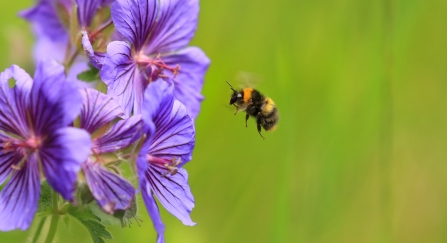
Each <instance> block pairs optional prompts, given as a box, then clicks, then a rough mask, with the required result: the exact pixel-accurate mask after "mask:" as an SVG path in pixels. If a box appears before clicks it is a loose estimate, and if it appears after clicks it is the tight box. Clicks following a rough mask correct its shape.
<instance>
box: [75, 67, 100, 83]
mask: <svg viewBox="0 0 447 243" xmlns="http://www.w3.org/2000/svg"><path fill="white" fill-rule="evenodd" d="M89 66H90V69H89V70H87V71H84V72H82V73H80V74H78V79H79V80H82V81H85V82H93V81H97V80H99V79H100V78H99V70H98V69H96V68H95V67H93V66H91V65H89Z"/></svg>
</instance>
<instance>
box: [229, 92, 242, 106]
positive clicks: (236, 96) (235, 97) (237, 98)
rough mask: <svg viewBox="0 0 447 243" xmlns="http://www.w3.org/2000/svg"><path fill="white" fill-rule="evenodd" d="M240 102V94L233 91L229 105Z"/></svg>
mask: <svg viewBox="0 0 447 243" xmlns="http://www.w3.org/2000/svg"><path fill="white" fill-rule="evenodd" d="M240 100H242V94H241V92H237V91H236V90H233V94H232V95H231V99H230V105H232V104H234V103H236V102H238V101H240Z"/></svg>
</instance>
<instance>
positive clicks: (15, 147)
mask: <svg viewBox="0 0 447 243" xmlns="http://www.w3.org/2000/svg"><path fill="white" fill-rule="evenodd" d="M41 144H42V140H41V139H40V138H37V137H34V136H32V137H30V138H28V139H26V140H20V139H15V138H11V139H9V140H7V141H6V142H4V143H3V144H2V147H3V152H4V153H9V152H15V151H17V152H18V153H21V154H22V155H23V157H24V158H25V159H24V160H22V161H20V162H19V163H18V164H13V165H11V167H12V168H13V169H15V170H20V169H22V167H23V166H24V161H27V158H28V155H29V154H31V153H33V152H35V151H36V150H37V149H39V147H40V145H41Z"/></svg>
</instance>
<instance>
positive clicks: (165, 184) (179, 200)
mask: <svg viewBox="0 0 447 243" xmlns="http://www.w3.org/2000/svg"><path fill="white" fill-rule="evenodd" d="M143 105H144V106H143V107H144V108H143V113H142V114H143V119H144V121H145V123H146V124H147V126H148V132H147V134H146V135H147V136H146V140H145V142H144V144H143V146H142V148H141V150H140V153H139V156H138V158H137V167H138V168H137V170H138V174H139V180H140V186H141V193H142V194H143V199H144V202H145V204H146V208H147V210H148V213H149V215H150V217H151V218H152V221H153V224H154V227H155V229H156V230H157V233H158V242H164V236H163V233H164V230H165V226H164V224H163V222H162V221H161V217H160V212H159V210H158V206H157V204H156V202H155V199H154V197H153V195H155V196H156V197H157V198H158V200H159V201H160V203H161V204H162V205H163V206H164V207H165V208H166V209H167V210H168V211H169V212H170V213H171V214H173V215H174V216H176V217H177V218H178V219H180V220H181V221H182V222H183V223H184V224H185V225H190V226H192V225H195V223H194V222H192V220H191V218H190V216H189V214H190V212H191V210H192V209H193V207H194V198H193V196H192V194H191V191H190V188H189V185H188V173H187V172H186V170H185V169H183V168H181V167H182V166H183V165H184V164H185V163H186V162H188V161H190V160H191V154H192V151H193V149H194V142H195V129H194V125H193V121H192V119H191V117H190V116H189V115H188V113H187V111H186V107H185V106H184V105H183V104H182V103H180V102H179V101H178V100H175V99H174V87H173V85H172V84H171V83H169V82H155V83H152V84H150V85H149V86H148V87H147V89H146V91H145V94H144V104H143Z"/></svg>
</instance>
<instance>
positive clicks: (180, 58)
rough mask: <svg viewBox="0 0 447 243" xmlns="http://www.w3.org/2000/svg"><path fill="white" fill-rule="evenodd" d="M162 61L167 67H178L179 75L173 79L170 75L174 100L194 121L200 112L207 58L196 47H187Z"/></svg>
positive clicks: (168, 73)
mask: <svg viewBox="0 0 447 243" xmlns="http://www.w3.org/2000/svg"><path fill="white" fill-rule="evenodd" d="M163 61H164V62H165V63H166V64H167V65H168V66H176V65H180V68H181V69H180V71H179V74H178V75H177V76H176V77H174V76H173V75H172V73H170V72H166V74H167V75H170V76H171V77H172V78H173V80H174V84H175V98H176V99H178V100H179V101H181V102H182V103H183V104H184V105H185V106H186V108H187V109H188V114H189V115H190V116H191V117H192V118H193V119H195V118H196V117H197V115H198V114H199V111H200V103H201V102H202V100H203V96H202V95H201V92H202V87H203V79H204V76H205V73H206V71H207V70H208V66H209V65H210V60H209V58H208V57H207V56H206V55H205V53H204V52H203V51H202V50H201V49H200V48H197V47H188V48H185V49H183V50H180V51H178V52H175V53H172V54H169V55H166V56H163Z"/></svg>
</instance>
